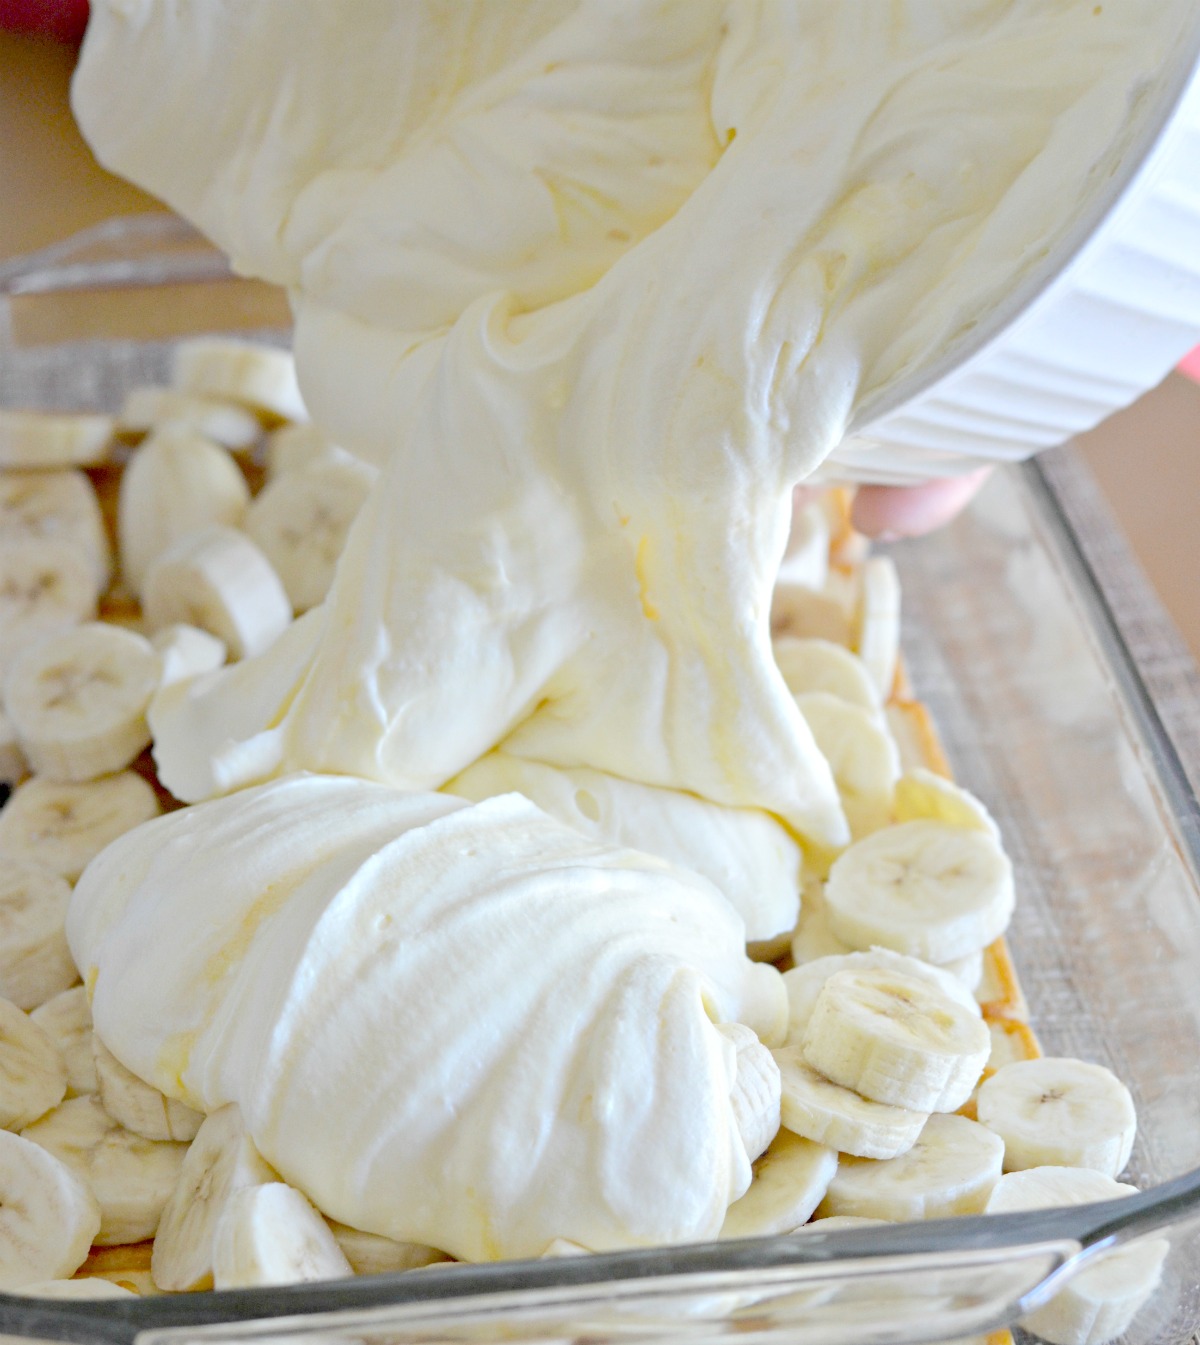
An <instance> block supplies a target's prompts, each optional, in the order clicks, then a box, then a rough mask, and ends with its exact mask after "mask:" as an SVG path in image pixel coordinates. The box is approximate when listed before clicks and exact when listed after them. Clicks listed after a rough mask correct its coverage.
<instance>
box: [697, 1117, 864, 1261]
mask: <svg viewBox="0 0 1200 1345" xmlns="http://www.w3.org/2000/svg"><path fill="white" fill-rule="evenodd" d="M837 1165H838V1156H837V1150H835V1149H830V1148H827V1147H826V1146H825V1145H823V1144H814V1143H813V1141H812V1140H807V1139H804V1138H802V1137H801V1136H800V1135H794V1134H792V1132H791V1131H790V1130H781V1131H780V1132H779V1134H778V1135H776V1136H775V1138H774V1139H773V1140H772V1141H771V1146H770V1148H769V1149H768V1150H767V1151H766V1153H764V1154H763V1156H762V1157H761V1158H760V1159H759V1160H758V1161H757V1162H756V1163H755V1164H754V1177H753V1179H752V1181H751V1182H750V1189H749V1190H748V1191H747V1192H746V1194H745V1195H744V1196H742V1197H741V1199H740V1200H735V1201H734V1202H733V1204H732V1205H730V1207H729V1209H728V1211H727V1212H726V1214H725V1222H724V1223H723V1224H722V1225H721V1232H720V1236H721V1237H722V1238H765V1237H772V1236H774V1235H775V1234H780V1233H792V1232H795V1230H796V1229H797V1228H799V1227H800V1226H801V1224H803V1223H804V1222H805V1220H807V1219H809V1218H811V1217H812V1212H813V1210H815V1209H816V1208H817V1206H818V1205H819V1204H820V1203H821V1200H822V1199H823V1198H824V1195H825V1192H826V1191H827V1190H828V1189H829V1183H830V1182H831V1181H832V1180H833V1174H834V1173H835V1172H836V1171H837Z"/></svg>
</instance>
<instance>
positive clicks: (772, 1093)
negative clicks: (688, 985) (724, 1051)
mask: <svg viewBox="0 0 1200 1345" xmlns="http://www.w3.org/2000/svg"><path fill="white" fill-rule="evenodd" d="M717 1031H718V1032H720V1033H721V1034H722V1035H723V1036H724V1037H726V1038H728V1040H729V1041H731V1042H732V1043H733V1046H734V1049H735V1050H736V1052H737V1069H736V1073H735V1074H734V1080H733V1087H732V1088H731V1089H730V1091H729V1103H730V1106H731V1107H732V1108H733V1118H734V1121H735V1122H736V1124H737V1128H738V1134H739V1135H740V1136H741V1137H742V1143H743V1145H745V1148H746V1157H747V1158H748V1159H750V1161H751V1162H753V1161H754V1160H755V1159H756V1158H757V1157H758V1156H759V1155H760V1154H761V1153H763V1152H764V1151H765V1150H766V1148H767V1145H769V1144H770V1143H771V1141H772V1140H773V1139H774V1138H775V1136H776V1134H777V1133H778V1131H779V1089H780V1084H779V1066H778V1065H776V1063H775V1060H774V1057H773V1056H772V1055H771V1052H770V1051H768V1050H767V1048H766V1047H765V1046H764V1045H763V1044H762V1042H761V1041H759V1039H758V1037H757V1036H756V1035H755V1034H754V1033H753V1032H751V1030H750V1029H749V1028H748V1027H745V1026H744V1025H743V1024H741V1023H718V1024H717Z"/></svg>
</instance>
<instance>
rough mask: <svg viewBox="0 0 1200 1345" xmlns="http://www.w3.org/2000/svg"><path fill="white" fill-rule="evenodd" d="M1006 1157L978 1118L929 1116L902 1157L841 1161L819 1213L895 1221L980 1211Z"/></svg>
mask: <svg viewBox="0 0 1200 1345" xmlns="http://www.w3.org/2000/svg"><path fill="white" fill-rule="evenodd" d="M1003 1159H1004V1145H1003V1143H1001V1142H1000V1140H999V1139H998V1138H997V1136H995V1135H993V1134H992V1132H991V1131H990V1130H988V1129H986V1128H985V1127H984V1126H981V1125H979V1124H978V1122H976V1121H968V1120H967V1118H966V1117H965V1116H946V1115H940V1116H931V1117H930V1118H929V1120H928V1121H927V1122H926V1123H925V1128H924V1129H923V1130H922V1131H921V1134H920V1137H919V1138H918V1139H917V1141H916V1143H915V1144H913V1146H912V1147H911V1148H910V1149H909V1150H908V1151H907V1152H906V1153H904V1154H901V1155H900V1156H899V1157H896V1158H890V1159H888V1160H887V1161H886V1162H882V1163H873V1162H869V1161H864V1160H855V1159H843V1160H842V1162H841V1163H839V1165H838V1170H837V1173H836V1174H835V1176H834V1178H833V1181H832V1182H830V1184H829V1191H828V1192H827V1194H826V1196H825V1199H824V1200H823V1201H822V1202H821V1207H820V1213H821V1214H822V1215H838V1214H847V1215H856V1216H859V1217H866V1218H870V1219H887V1220H889V1221H892V1222H895V1223H900V1222H903V1221H905V1220H909V1219H944V1218H948V1217H949V1216H950V1215H953V1214H981V1213H982V1212H983V1209H984V1206H985V1205H986V1204H987V1200H988V1196H989V1195H991V1192H992V1188H993V1187H994V1186H995V1185H996V1183H997V1182H998V1181H999V1180H1000V1167H1001V1163H1002V1162H1003Z"/></svg>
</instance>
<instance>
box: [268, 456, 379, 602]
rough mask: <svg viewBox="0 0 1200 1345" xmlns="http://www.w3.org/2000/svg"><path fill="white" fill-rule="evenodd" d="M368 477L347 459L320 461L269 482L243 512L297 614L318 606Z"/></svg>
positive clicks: (364, 495) (368, 471) (366, 470)
mask: <svg viewBox="0 0 1200 1345" xmlns="http://www.w3.org/2000/svg"><path fill="white" fill-rule="evenodd" d="M374 477H375V473H374V472H373V471H372V470H371V469H370V468H369V467H366V466H364V465H362V464H360V463H356V462H354V461H353V459H351V458H349V457H343V458H341V459H338V458H333V457H326V458H324V459H322V460H320V461H318V462H314V463H311V464H310V465H309V466H307V467H303V468H301V469H300V470H299V471H294V472H287V473H286V474H285V475H283V476H280V477H278V478H277V479H276V480H274V481H272V482H270V483H269V484H268V485H267V486H266V488H265V489H264V490H263V491H262V492H261V493H260V494H259V495H258V496H257V497H256V498H255V500H254V503H253V504H251V506H250V508H249V509H248V510H247V511H246V520H245V524H244V527H245V529H246V532H247V534H248V535H249V536H250V537H251V538H252V539H253V540H254V541H255V542H256V543H257V544H258V545H259V547H261V549H262V552H263V555H265V556H266V558H267V559H268V560H269V561H270V562H271V564H272V565H273V566H274V567H275V571H276V573H277V574H278V575H279V577H280V579H281V580H282V581H283V586H284V588H285V589H286V590H287V595H288V598H289V599H290V601H291V604H292V607H293V608H294V609H295V611H296V612H297V613H299V612H307V611H308V609H309V608H310V607H315V606H316V605H317V604H318V603H320V602H323V601H324V599H325V595H326V593H328V592H329V586H330V584H332V583H333V572H334V570H335V569H336V568H337V563H338V557H339V556H340V555H341V554H342V549H343V547H344V546H345V544H346V535H347V533H349V531H350V525H351V524H352V523H353V522H354V520H355V518H356V517H357V515H358V511H359V509H361V508H362V504H363V501H364V500H365V499H366V498H367V495H368V494H369V493H370V490H371V484H372V482H373V480H374Z"/></svg>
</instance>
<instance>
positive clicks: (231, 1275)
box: [213, 1182, 354, 1289]
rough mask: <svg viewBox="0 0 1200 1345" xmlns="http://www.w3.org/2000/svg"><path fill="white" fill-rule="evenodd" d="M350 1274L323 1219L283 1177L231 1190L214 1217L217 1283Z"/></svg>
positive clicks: (231, 1285)
mask: <svg viewBox="0 0 1200 1345" xmlns="http://www.w3.org/2000/svg"><path fill="white" fill-rule="evenodd" d="M353 1274H354V1271H353V1270H352V1269H351V1267H350V1262H349V1261H347V1260H346V1257H345V1254H344V1253H343V1252H342V1249H341V1248H340V1247H339V1246H338V1244H337V1239H336V1238H335V1237H334V1236H333V1234H332V1233H331V1232H330V1231H329V1227H328V1225H327V1224H326V1223H325V1221H324V1219H322V1218H321V1216H320V1215H319V1214H318V1213H317V1211H316V1210H315V1209H313V1207H312V1206H311V1205H310V1204H309V1203H308V1201H307V1200H305V1198H304V1197H303V1196H302V1195H301V1194H300V1192H299V1191H297V1190H295V1189H293V1188H292V1187H290V1186H286V1185H285V1184H284V1183H283V1182H270V1183H269V1184H267V1185H264V1186H244V1187H242V1189H241V1190H240V1191H235V1192H234V1193H233V1194H232V1195H231V1196H230V1198H229V1200H228V1202H227V1203H226V1205H225V1210H224V1213H223V1214H222V1215H221V1217H220V1219H219V1220H218V1221H217V1227H216V1234H215V1236H214V1238H213V1281H214V1283H215V1284H216V1287H217V1288H218V1289H243V1288H250V1287H252V1286H254V1285H260V1284H297V1283H299V1282H300V1281H302V1280H338V1279H342V1278H344V1277H346V1276H349V1275H353Z"/></svg>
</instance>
